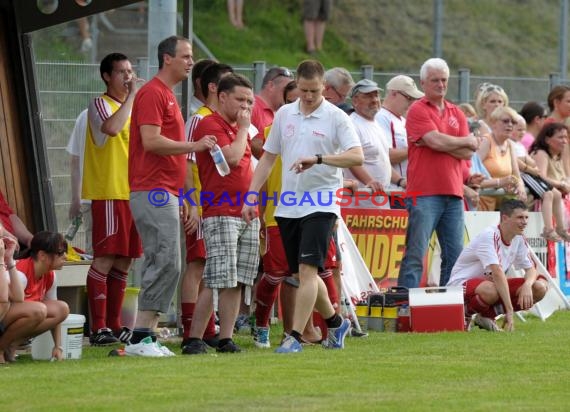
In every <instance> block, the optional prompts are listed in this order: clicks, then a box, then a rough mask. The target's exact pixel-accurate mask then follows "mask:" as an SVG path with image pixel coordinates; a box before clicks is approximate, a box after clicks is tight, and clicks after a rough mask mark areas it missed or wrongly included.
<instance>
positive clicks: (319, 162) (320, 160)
mask: <svg viewBox="0 0 570 412" xmlns="http://www.w3.org/2000/svg"><path fill="white" fill-rule="evenodd" d="M315 156H317V164H318V165H320V164H322V163H323V155H322V154H316V155H315Z"/></svg>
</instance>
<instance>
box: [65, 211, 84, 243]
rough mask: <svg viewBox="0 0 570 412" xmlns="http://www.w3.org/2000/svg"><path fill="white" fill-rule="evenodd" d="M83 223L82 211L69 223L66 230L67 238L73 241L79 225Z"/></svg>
mask: <svg viewBox="0 0 570 412" xmlns="http://www.w3.org/2000/svg"><path fill="white" fill-rule="evenodd" d="M82 223H83V215H82V214H81V213H80V214H78V215H77V216H75V217H74V218H73V219H72V220H71V223H70V224H69V227H68V228H67V231H66V232H65V240H67V241H68V242H71V241H72V240H73V238H74V237H75V235H76V234H77V231H78V230H79V226H81V224H82Z"/></svg>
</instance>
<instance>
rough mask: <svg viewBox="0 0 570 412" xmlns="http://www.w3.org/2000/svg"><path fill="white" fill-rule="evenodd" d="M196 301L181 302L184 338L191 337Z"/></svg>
mask: <svg viewBox="0 0 570 412" xmlns="http://www.w3.org/2000/svg"><path fill="white" fill-rule="evenodd" d="M195 307H196V303H189V302H188V303H185V302H182V303H181V304H180V310H181V311H182V313H181V314H180V321H181V322H182V330H183V332H182V339H188V338H189V337H190V327H191V326H192V316H194V308H195Z"/></svg>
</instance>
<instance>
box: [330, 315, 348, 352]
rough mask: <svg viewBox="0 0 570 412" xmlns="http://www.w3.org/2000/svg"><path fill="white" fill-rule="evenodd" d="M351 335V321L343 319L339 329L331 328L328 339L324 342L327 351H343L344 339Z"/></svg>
mask: <svg viewBox="0 0 570 412" xmlns="http://www.w3.org/2000/svg"><path fill="white" fill-rule="evenodd" d="M349 333H350V320H348V319H343V320H342V323H341V324H340V326H339V327H338V328H329V333H328V337H327V339H325V340H324V341H323V347H324V348H325V349H343V348H344V338H346V335H348V334H349Z"/></svg>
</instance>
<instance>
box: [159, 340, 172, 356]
mask: <svg viewBox="0 0 570 412" xmlns="http://www.w3.org/2000/svg"><path fill="white" fill-rule="evenodd" d="M154 344H155V345H156V347H157V348H158V350H159V351H161V352H162V353H163V355H164V356H176V354H175V353H174V352H172V351H171V350H170V349H168V348H167V347H166V346H164V345H162V344H161V343H160V342H159V341H156V342H154Z"/></svg>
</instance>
